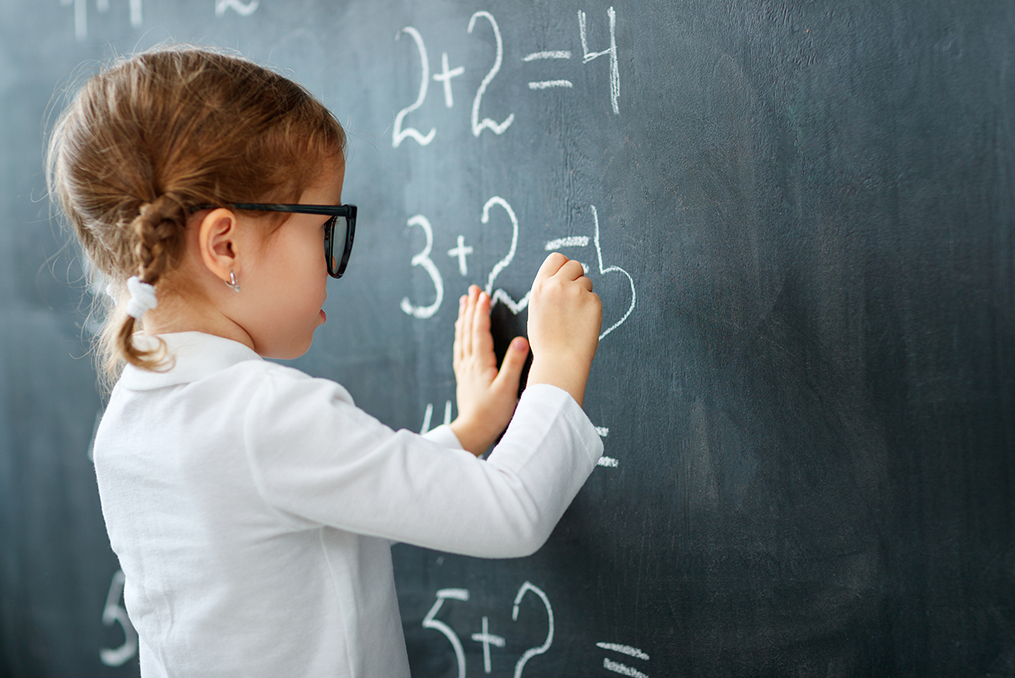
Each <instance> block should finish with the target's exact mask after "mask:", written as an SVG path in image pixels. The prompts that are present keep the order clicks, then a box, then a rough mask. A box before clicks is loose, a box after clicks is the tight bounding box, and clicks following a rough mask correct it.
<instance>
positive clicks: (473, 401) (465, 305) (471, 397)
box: [451, 285, 529, 456]
mask: <svg viewBox="0 0 1015 678" xmlns="http://www.w3.org/2000/svg"><path fill="white" fill-rule="evenodd" d="M454 354H455V355H454V369H455V381H456V382H457V385H458V387H457V391H456V397H457V400H458V418H457V419H455V420H454V421H453V422H451V430H452V431H454V432H455V435H456V436H458V440H459V442H461V443H462V447H464V448H465V449H467V450H468V451H469V452H472V453H473V454H475V455H476V456H479V455H481V454H483V453H484V452H485V451H486V450H487V449H489V447H490V446H491V445H493V443H494V441H495V440H497V436H499V435H500V434H501V433H502V432H503V431H504V429H506V428H507V425H508V422H510V421H511V417H512V415H513V414H514V411H515V406H516V405H517V404H518V383H519V380H520V379H521V375H522V367H524V365H525V358H526V357H527V356H528V354H529V342H528V341H526V339H525V337H515V338H514V340H513V341H512V342H511V345H510V346H509V347H508V350H507V354H506V355H505V356H504V362H503V364H502V365H501V367H500V370H498V369H497V357H496V355H495V354H494V352H493V335H492V334H490V296H489V295H488V294H486V293H485V292H481V291H480V289H479V287H477V286H475V285H473V286H472V287H470V288H469V294H468V296H464V297H462V298H461V299H460V300H459V304H458V320H457V321H455V346H454Z"/></svg>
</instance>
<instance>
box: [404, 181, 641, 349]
mask: <svg viewBox="0 0 1015 678" xmlns="http://www.w3.org/2000/svg"><path fill="white" fill-rule="evenodd" d="M495 208H496V209H497V210H498V211H501V212H503V213H504V216H505V217H507V220H508V222H509V223H510V225H511V246H510V247H509V249H508V251H507V253H506V254H505V255H504V256H503V257H502V258H501V259H500V260H499V261H497V263H496V264H494V265H493V268H492V269H491V270H490V272H489V275H488V276H487V278H486V283H485V285H484V287H483V289H484V290H485V291H486V293H487V294H488V295H490V299H491V301H492V303H497V302H500V303H502V304H504V305H505V306H507V307H508V308H509V309H510V310H511V312H512V313H514V314H516V315H517V314H518V313H520V312H522V311H523V310H525V309H526V308H527V307H528V305H529V297H530V295H531V290H529V291H528V292H526V293H525V295H524V296H523V297H521V298H520V299H517V300H516V299H514V298H512V296H511V295H510V294H509V293H508V292H506V291H505V290H504V289H502V288H499V287H498V288H495V283H496V282H497V278H498V276H500V274H501V273H503V272H504V270H505V269H506V268H507V267H508V266H510V265H511V263H512V262H513V261H514V258H515V253H516V252H517V250H518V238H519V223H518V217H517V215H516V214H515V211H514V209H513V208H512V207H511V205H510V204H509V203H508V202H507V201H506V200H504V198H501V197H500V196H493V197H492V198H490V199H489V200H487V201H486V203H485V204H484V205H483V211H482V214H481V216H480V223H482V224H483V225H487V224H489V223H490V222H491V219H492V215H493V213H494V209H495ZM590 213H591V216H592V229H591V230H592V237H591V238H590V237H589V236H569V237H565V238H558V239H555V240H550V241H548V242H546V243H545V245H544V247H543V248H544V250H546V251H547V252H550V251H555V250H562V249H575V248H585V247H589V246H590V245H591V246H592V247H593V248H594V249H595V257H596V259H595V260H596V264H597V269H596V273H597V274H598V275H600V276H606V275H608V274H618V275H621V276H623V277H624V278H625V279H626V281H627V284H628V286H629V288H630V291H631V301H630V304H629V306H628V307H627V309H625V310H624V312H623V314H622V315H621V317H620V318H619V319H618V320H616V321H614V322H613V323H612V324H610V325H609V326H607V327H606V329H604V330H603V331H602V333H601V334H600V335H599V339H600V341H602V340H603V339H604V338H605V337H606V336H608V335H609V334H610V333H611V332H613V331H614V330H615V329H617V328H618V327H620V326H621V325H623V324H624V322H626V321H627V319H628V318H629V317H630V315H631V313H632V312H633V311H634V309H635V306H636V305H637V303H638V292H637V289H636V288H635V285H634V279H633V278H632V277H631V274H630V273H628V272H627V271H625V270H624V269H623V268H621V267H619V266H606V265H605V264H604V263H603V248H602V243H601V241H600V226H599V211H598V210H597V209H596V206H595V205H590ZM407 225H408V227H409V228H410V229H411V228H413V227H419V228H420V229H422V231H423V234H424V236H425V238H426V240H425V243H426V244H425V245H424V246H423V249H422V250H420V251H419V252H418V253H416V254H415V255H413V257H412V258H411V260H410V262H409V263H410V266H411V267H417V266H418V267H421V268H422V269H423V271H425V272H426V274H427V276H428V277H429V278H430V282H431V284H432V286H433V301H432V302H430V303H427V304H422V303H419V304H417V303H414V302H413V301H412V300H410V299H409V297H407V296H406V297H403V298H402V300H401V302H400V303H399V306H400V307H401V309H402V311H403V312H404V313H405V314H406V315H411V316H413V317H414V318H419V319H427V318H431V317H433V315H434V314H435V313H437V311H438V310H439V309H440V307H441V304H442V303H443V302H444V276H443V275H442V274H441V272H440V269H439V268H438V267H437V264H436V263H435V262H434V260H433V257H432V255H433V239H434V236H433V226H432V225H431V224H430V220H429V219H427V218H426V217H425V216H424V215H422V214H416V215H414V216H411V217H409V219H408V221H407ZM456 240H457V245H456V246H455V247H453V248H451V249H450V250H448V251H447V256H448V257H450V258H451V259H453V260H454V261H455V263H456V264H457V270H458V273H459V275H461V276H462V277H465V276H468V275H469V265H468V257H469V255H472V254H475V248H474V247H472V246H467V245H466V244H465V236H464V235H462V234H459V235H458V236H457V239H456ZM572 258H573V257H572ZM582 266H583V267H584V268H585V274H586V275H589V274H591V273H592V272H593V271H592V269H591V267H590V266H589V265H587V264H584V263H583V264H582Z"/></svg>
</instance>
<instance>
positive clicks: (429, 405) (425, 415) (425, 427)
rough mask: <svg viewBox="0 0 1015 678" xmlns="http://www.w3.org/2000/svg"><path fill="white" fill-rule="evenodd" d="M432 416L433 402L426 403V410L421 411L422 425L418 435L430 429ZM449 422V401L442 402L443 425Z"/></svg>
mask: <svg viewBox="0 0 1015 678" xmlns="http://www.w3.org/2000/svg"><path fill="white" fill-rule="evenodd" d="M432 417H433V403H427V404H426V412H424V413H423V426H422V427H420V429H419V432H420V435H422V434H424V433H426V432H427V431H429V430H430V419H431V418H432ZM450 423H451V401H450V400H449V401H447V402H446V403H444V425H445V426H447V425H448V424H450Z"/></svg>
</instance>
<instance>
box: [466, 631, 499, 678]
mask: <svg viewBox="0 0 1015 678" xmlns="http://www.w3.org/2000/svg"><path fill="white" fill-rule="evenodd" d="M472 639H473V640H474V641H476V642H477V643H483V669H484V670H485V671H486V672H487V673H490V646H491V645H496V646H497V647H504V639H503V638H501V637H500V636H494V635H491V634H490V629H489V626H488V622H487V619H486V617H483V632H482V633H473V634H472Z"/></svg>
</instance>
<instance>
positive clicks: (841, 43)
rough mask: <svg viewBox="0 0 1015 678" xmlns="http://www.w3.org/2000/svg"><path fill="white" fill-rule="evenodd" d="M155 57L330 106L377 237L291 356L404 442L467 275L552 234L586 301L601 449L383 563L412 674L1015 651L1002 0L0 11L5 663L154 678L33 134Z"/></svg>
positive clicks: (517, 317)
mask: <svg viewBox="0 0 1015 678" xmlns="http://www.w3.org/2000/svg"><path fill="white" fill-rule="evenodd" d="M167 40H176V41H187V42H198V43H202V44H209V45H216V46H222V47H227V48H232V49H237V50H239V51H240V52H242V53H243V54H245V55H247V56H249V57H251V58H253V59H255V60H257V61H258V62H261V63H265V64H268V65H272V66H274V67H277V68H279V69H281V70H283V71H284V72H286V73H288V74H291V75H292V77H294V78H295V79H297V80H298V81H300V82H302V83H303V84H305V85H306V86H307V87H308V88H309V89H311V90H312V91H313V92H314V93H315V94H317V95H318V96H319V97H321V98H322V100H323V101H324V102H325V103H326V104H327V105H328V106H329V107H330V108H331V109H332V110H333V111H334V112H335V113H336V115H337V116H338V118H339V119H340V120H341V121H342V123H343V124H344V125H345V126H346V128H347V130H348V132H349V136H350V148H349V157H348V163H347V173H346V184H345V190H344V193H343V195H344V198H345V199H346V200H347V201H349V202H352V203H355V204H357V205H358V206H359V213H360V219H359V221H360V225H359V228H358V229H357V243H356V248H355V251H354V253H353V258H352V261H351V263H350V266H349V271H348V273H347V275H346V277H345V278H343V279H342V280H341V281H337V282H332V283H331V284H330V296H329V299H328V303H327V306H326V310H327V313H328V317H329V321H328V323H327V324H326V325H325V326H324V327H322V328H321V329H319V330H318V332H317V335H316V340H315V343H314V346H313V348H312V349H311V351H310V352H309V353H308V354H307V355H306V356H305V357H303V358H302V359H300V360H298V361H295V364H296V365H297V366H298V367H300V368H301V369H304V370H306V371H307V372H309V373H311V374H314V375H319V376H324V377H328V378H332V379H335V380H337V381H339V382H341V383H342V384H344V385H345V386H346V387H348V388H349V390H350V391H351V392H352V393H353V395H354V397H355V398H356V400H357V402H358V404H359V405H360V406H362V407H363V408H364V409H366V410H367V411H368V412H371V413H372V414H374V415H376V416H378V417H379V418H380V419H382V420H383V421H384V422H386V423H387V424H389V425H391V426H394V427H398V428H408V429H412V430H417V431H419V430H423V429H425V428H428V427H432V426H435V425H437V424H439V423H441V422H443V421H445V420H446V419H447V418H448V417H449V416H453V415H454V410H453V402H454V378H453V374H452V371H451V339H452V336H453V326H452V323H453V320H454V317H455V315H456V307H457V297H458V296H459V295H460V294H462V293H463V292H464V291H465V290H466V288H467V286H468V285H469V284H471V283H475V284H478V285H480V286H481V287H483V288H485V289H487V290H488V291H490V292H491V293H493V294H495V295H496V296H497V298H498V303H497V305H496V307H495V309H494V313H493V315H494V321H495V327H496V332H497V337H498V342H499V343H501V344H502V343H503V342H505V341H507V340H508V339H509V338H510V337H511V336H513V334H514V333H517V332H521V331H523V330H524V323H525V302H526V294H527V290H528V286H529V284H530V283H531V279H532V277H533V275H534V274H535V271H536V268H537V267H538V264H539V263H540V262H541V261H542V259H543V258H544V257H545V255H546V254H547V252H548V251H553V250H559V251H561V252H564V253H565V254H567V255H568V256H569V257H572V258H576V259H578V260H579V261H581V262H583V263H584V264H585V265H586V266H587V268H588V271H589V275H590V277H591V278H592V280H593V282H594V284H595V286H596V291H597V292H598V293H599V294H600V295H601V297H602V299H603V302H604V325H603V336H602V340H601V342H600V348H599V353H598V356H597V358H596V362H595V365H594V367H593V370H592V375H591V378H590V385H589V392H588V395H587V398H586V401H585V409H586V411H587V412H588V414H589V417H590V418H591V420H592V421H593V423H594V424H595V425H596V426H597V427H598V428H599V430H600V434H601V436H602V437H603V441H604V444H605V450H606V452H605V455H606V456H605V457H604V459H603V461H602V462H601V465H600V466H599V467H597V469H596V470H595V471H594V473H593V475H592V477H591V478H590V480H589V481H588V483H587V485H586V486H585V487H584V488H583V490H582V491H581V493H580V494H579V495H578V497H577V499H576V500H575V501H574V503H573V504H572V506H571V508H570V509H569V510H568V512H567V514H566V515H565V516H564V518H563V520H562V521H561V523H560V524H559V526H558V528H557V529H556V531H555V532H554V534H553V536H552V537H551V538H550V540H549V542H548V543H547V544H546V546H545V547H544V548H543V549H541V550H540V551H539V552H538V553H537V554H535V555H534V556H532V557H529V558H524V559H519V560H506V561H485V560H476V559H471V558H465V557H459V556H454V555H449V554H442V553H436V552H431V551H427V550H421V549H418V548H415V547H411V546H407V545H397V546H395V547H394V554H395V566H396V578H397V586H398V591H399V600H400V604H401V609H402V614H403V623H404V629H405V635H406V641H407V646H408V650H409V654H410V660H411V664H412V668H413V675H414V676H415V677H417V678H437V677H444V676H449V677H454V676H466V675H468V676H481V675H487V674H489V675H494V676H514V677H515V678H517V677H518V676H527V677H531V678H535V677H537V676H610V675H623V676H652V677H655V678H658V677H660V676H709V677H712V676H818V675H820V676H865V675H878V676H929V675H947V676H955V675H964V676H1012V675H1015V498H1013V489H1015V487H1013V483H1015V192H1013V186H1015V5H1012V3H1010V2H1002V1H1000V0H997V1H985V2H970V1H969V0H951V1H948V0H925V1H921V2H916V1H909V2H906V1H903V0H880V1H873V0H834V1H832V0H825V1H822V0H812V1H808V2H803V1H800V0H725V1H716V0H707V1H705V0H685V1H683V2H667V1H665V0H648V1H645V2H637V3H635V2H628V3H623V2H620V0H614V1H613V2H612V3H611V2H609V1H608V0H607V1H606V2H604V1H602V0H577V1H576V2H547V1H545V0H540V1H537V2H523V1H521V0H505V1H503V2H498V3H488V4H482V3H477V2H452V1H450V0H443V1H423V0H415V1H414V0H348V1H346V2H337V1H336V2H327V1H325V0H179V1H175V2H174V1H171V0H161V1H160V0H31V1H30V0H20V1H18V0H0V216H2V222H0V318H2V321H0V412H2V415H0V505H2V514H0V515H2V521H0V527H2V548H0V630H2V633H0V674H2V675H5V676H6V675H9V676H19V677H20V676H107V675H108V676H129V675H136V674H137V673H138V665H137V656H136V637H135V636H134V635H133V631H132V629H131V627H130V624H129V621H128V620H127V618H126V616H125V614H124V612H123V609H122V599H121V589H122V579H121V578H120V577H121V575H118V566H117V562H116V558H115V556H114V555H113V554H112V552H111V551H110V549H109V546H108V541H107V539H106V536H105V531H104V526H103V523H102V517H101V513H100V509H99V504H98V498H97V492H96V488H95V481H94V474H93V470H92V466H91V462H90V461H89V457H88V449H89V441H90V439H91V436H92V432H93V430H94V427H95V424H96V422H97V420H98V417H99V416H100V413H101V409H102V397H101V395H100V393H99V391H98V389H97V388H96V386H95V377H94V373H93V371H92V366H91V362H90V360H89V359H88V357H87V355H86V348H87V345H88V342H89V340H90V337H91V333H92V332H94V330H95V325H94V321H93V320H92V319H91V318H89V315H88V308H89V305H90V300H91V295H92V294H93V293H95V292H93V291H92V290H89V289H88V288H87V285H86V284H85V282H84V278H83V273H84V272H83V265H82V261H81V259H80V256H79V254H78V253H77V252H76V250H75V249H74V248H73V247H70V246H68V244H67V243H68V236H67V234H66V233H64V232H62V231H61V230H60V228H59V226H58V225H57V221H56V220H55V219H54V218H53V207H52V206H51V205H50V204H49V202H48V200H47V198H46V192H45V182H44V175H43V170H42V148H43V143H44V138H45V135H46V132H47V129H48V125H49V124H50V123H51V122H52V119H53V115H54V111H56V110H59V108H60V105H61V102H62V101H63V94H62V92H64V91H65V90H66V89H67V88H71V89H73V85H74V83H77V82H80V81H81V79H82V78H84V77H86V76H87V75H88V74H90V73H92V72H94V71H95V70H96V69H97V68H99V67H100V65H101V64H102V63H104V62H105V61H107V60H108V59H109V58H111V57H112V56H114V55H117V54H124V53H130V52H132V51H134V50H135V49H142V48H145V47H148V46H151V45H154V44H157V43H160V42H163V41H167ZM280 575H281V576H284V573H280Z"/></svg>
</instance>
